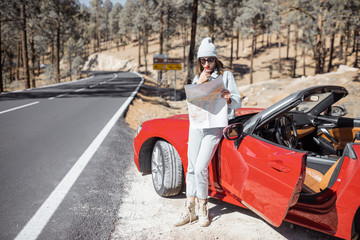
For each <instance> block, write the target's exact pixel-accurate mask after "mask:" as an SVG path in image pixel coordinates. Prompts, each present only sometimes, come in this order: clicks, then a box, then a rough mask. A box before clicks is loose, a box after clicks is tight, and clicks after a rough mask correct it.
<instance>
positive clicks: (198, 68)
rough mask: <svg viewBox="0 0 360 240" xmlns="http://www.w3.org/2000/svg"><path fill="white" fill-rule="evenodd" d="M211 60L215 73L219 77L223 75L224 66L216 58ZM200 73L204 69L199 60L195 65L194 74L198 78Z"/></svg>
mask: <svg viewBox="0 0 360 240" xmlns="http://www.w3.org/2000/svg"><path fill="white" fill-rule="evenodd" d="M213 58H215V69H217V71H218V73H219V74H220V75H223V73H224V68H225V67H224V64H223V63H222V62H221V61H220V60H219V59H217V58H216V57H213ZM202 71H204V67H203V66H202V65H201V62H200V58H199V59H198V60H197V65H196V74H197V75H198V76H199V77H200V74H201V73H202Z"/></svg>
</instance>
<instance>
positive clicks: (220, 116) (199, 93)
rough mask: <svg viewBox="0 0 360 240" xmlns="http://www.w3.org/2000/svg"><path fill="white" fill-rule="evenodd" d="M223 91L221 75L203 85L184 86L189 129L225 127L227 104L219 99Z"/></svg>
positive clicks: (226, 122) (222, 99)
mask: <svg viewBox="0 0 360 240" xmlns="http://www.w3.org/2000/svg"><path fill="white" fill-rule="evenodd" d="M224 89H225V88H224V83H223V80H222V76H221V75H219V77H217V78H216V79H214V80H212V81H210V82H207V83H204V84H189V85H186V86H185V93H186V98H187V103H188V109H189V119H190V128H215V127H225V126H227V124H228V120H227V104H226V100H225V99H224V98H221V92H222V91H223V90H224Z"/></svg>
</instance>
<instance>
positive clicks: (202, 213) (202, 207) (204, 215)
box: [198, 200, 210, 227]
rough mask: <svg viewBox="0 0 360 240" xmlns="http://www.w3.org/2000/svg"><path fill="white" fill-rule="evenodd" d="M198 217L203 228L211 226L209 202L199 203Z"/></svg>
mask: <svg viewBox="0 0 360 240" xmlns="http://www.w3.org/2000/svg"><path fill="white" fill-rule="evenodd" d="M198 215H199V223H200V226H201V227H207V226H209V225H210V220H209V211H208V208H207V200H205V201H201V202H199V209H198Z"/></svg>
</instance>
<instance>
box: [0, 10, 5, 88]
mask: <svg viewBox="0 0 360 240" xmlns="http://www.w3.org/2000/svg"><path fill="white" fill-rule="evenodd" d="M1 17H2V16H1V12H0V93H2V92H3V91H4V83H3V77H2V75H3V73H2V69H3V62H2V49H1V44H2V41H1Z"/></svg>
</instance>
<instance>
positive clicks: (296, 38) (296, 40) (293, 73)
mask: <svg viewBox="0 0 360 240" xmlns="http://www.w3.org/2000/svg"><path fill="white" fill-rule="evenodd" d="M298 34H299V33H298V30H297V29H296V30H295V45H294V52H295V55H294V64H293V69H292V70H293V71H292V74H291V77H292V78H295V77H296V65H297V44H298V41H299V36H298Z"/></svg>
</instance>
